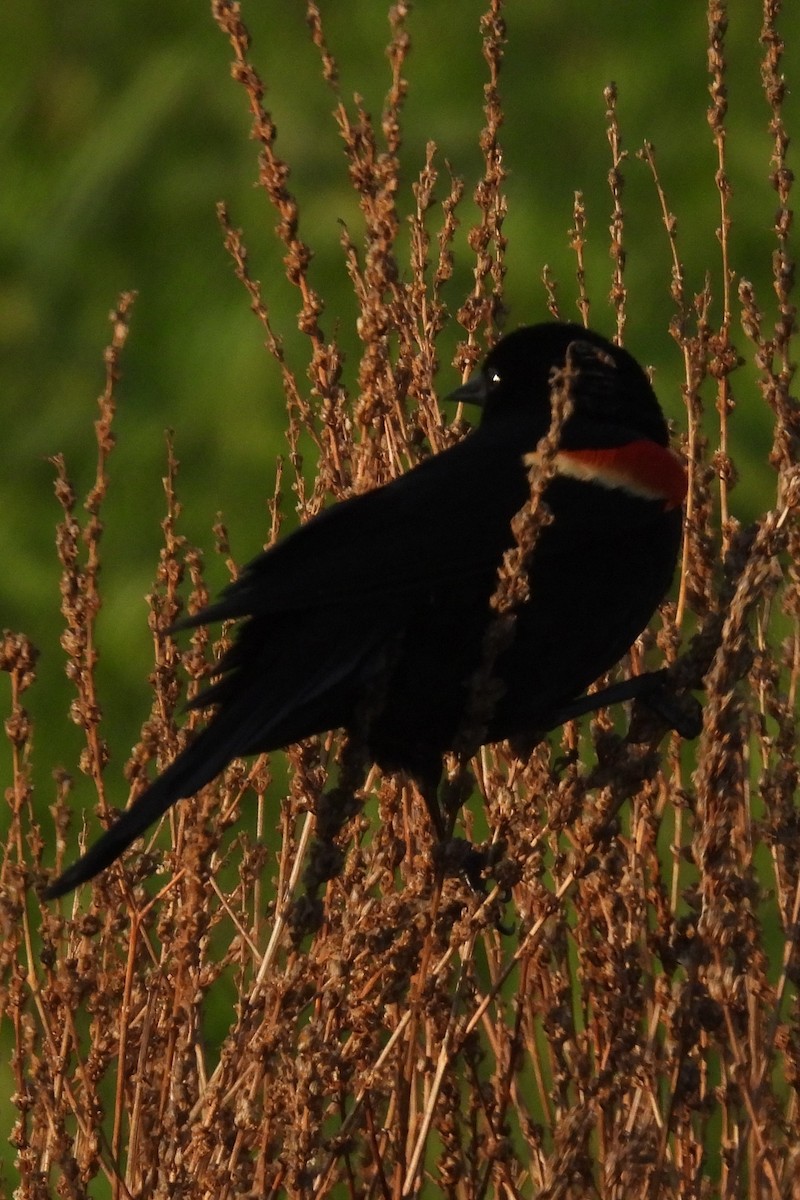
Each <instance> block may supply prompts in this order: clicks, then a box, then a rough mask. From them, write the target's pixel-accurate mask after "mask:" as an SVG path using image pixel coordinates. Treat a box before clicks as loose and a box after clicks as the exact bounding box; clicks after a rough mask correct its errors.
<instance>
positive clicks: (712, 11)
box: [708, 0, 739, 550]
mask: <svg viewBox="0 0 800 1200" xmlns="http://www.w3.org/2000/svg"><path fill="white" fill-rule="evenodd" d="M727 28H728V16H727V6H726V4H725V3H723V2H722V0H709V5H708V34H709V45H708V69H709V73H710V75H711V83H710V84H709V92H710V93H711V106H710V108H709V110H708V123H709V125H710V126H711V131H712V133H713V136H714V145H715V147H716V151H717V171H716V175H715V177H714V179H715V182H716V185H717V192H718V194H719V207H720V223H719V228H718V229H717V238H718V240H719V244H720V252H721V258H722V262H721V274H722V323H721V326H720V329H719V333H718V334H717V335H716V336H715V337H714V339H713V340H712V350H713V355H714V357H713V359H712V362H711V364H710V370H711V374H712V375H713V377H714V378H715V379H716V380H717V388H718V391H717V412H718V413H719V449H718V450H717V453H716V455H715V456H714V464H715V468H716V471H717V474H718V476H719V503H720V518H721V524H722V538H723V550H724V549H726V548H727V542H728V537H729V529H730V504H729V499H728V489H729V485H730V484H731V482H733V481H734V478H735V477H734V475H733V464H732V462H731V458H730V454H729V447H728V441H729V439H728V416H729V413H730V412H731V410H732V409H733V405H734V399H733V394H732V390H731V384H730V374H731V372H732V371H734V370H735V369H736V368H737V367H738V365H739V356H738V354H737V353H736V351H735V349H734V348H733V346H732V345H731V286H732V283H733V278H734V276H733V272H732V270H731V265H730V232H731V216H730V199H731V185H730V180H729V178H728V171H727V164H726V159H725V147H726V132H727V131H726V128H725V118H726V115H727V111H728V95H727V90H726V87H725V70H726V63H725V35H726V33H727Z"/></svg>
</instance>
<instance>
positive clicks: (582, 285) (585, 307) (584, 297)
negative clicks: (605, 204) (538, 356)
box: [569, 192, 591, 329]
mask: <svg viewBox="0 0 800 1200" xmlns="http://www.w3.org/2000/svg"><path fill="white" fill-rule="evenodd" d="M569 239H570V240H569V244H570V247H571V248H572V250H574V252H575V280H576V282H577V285H578V300H577V304H578V312H579V313H580V315H581V320H582V321H583V324H584V325H585V326H586V328H587V329H588V327H589V317H590V315H591V314H590V309H591V305H590V302H589V296H588V293H587V291H586V263H585V260H584V256H583V251H584V248H585V246H586V207H585V205H584V202H583V193H582V192H576V193H575V199H574V203H573V205H572V228H571V229H570V231H569Z"/></svg>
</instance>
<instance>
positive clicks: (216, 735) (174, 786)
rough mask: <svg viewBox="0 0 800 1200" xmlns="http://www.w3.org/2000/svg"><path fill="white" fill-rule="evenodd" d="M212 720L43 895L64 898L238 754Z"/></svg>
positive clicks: (216, 723) (111, 861)
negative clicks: (176, 802)
mask: <svg viewBox="0 0 800 1200" xmlns="http://www.w3.org/2000/svg"><path fill="white" fill-rule="evenodd" d="M220 724H221V722H220V720H219V718H217V719H214V720H212V721H211V722H210V724H209V725H208V726H207V727H206V728H205V729H203V730H202V731H201V732H200V733H199V734H198V735H197V737H195V738H194V740H193V741H192V742H191V743H190V744H189V745H188V746H187V747H186V749H185V750H183V751H182V752H181V753H180V754H179V755H178V757H177V758H176V759H175V761H174V762H173V763H171V764H170V766H168V767H167V769H166V770H165V771H164V772H162V774H161V775H159V776H158V778H157V779H155V780H154V781H153V783H151V784H150V787H149V788H147V789H146V791H144V792H142V794H141V796H139V798H138V799H137V800H136V801H134V803H133V804H132V805H131V807H130V808H128V809H126V811H125V812H124V813H123V814H122V816H121V817H120V819H119V820H118V821H117V822H116V824H115V825H112V826H111V828H110V829H107V830H106V832H105V833H104V834H103V835H102V836H101V837H100V838H99V839H98V840H97V841H96V842H95V844H94V845H93V846H91V847H90V848H89V849H88V850H87V851H86V853H85V854H84V855H83V856H82V857H81V858H79V859H78V861H77V862H76V863H73V865H72V866H71V867H68V868H67V870H66V871H64V872H63V874H61V875H59V877H58V879H56V880H54V882H53V883H51V884H50V885H49V887H48V888H47V890H46V891H45V897H46V899H48V900H54V899H56V898H57V897H58V896H64V895H66V893H67V892H71V891H72V890H73V888H76V887H78V885H79V884H81V883H86V882H87V880H89V879H93V878H94V876H95V875H98V874H99V873H100V871H102V870H104V869H105V868H106V867H108V866H110V865H111V863H113V862H114V861H115V860H116V859H117V858H119V856H120V854H122V853H123V851H125V850H127V848H128V846H130V844H131V842H133V841H135V839H136V838H137V837H139V835H140V834H142V833H144V831H145V830H146V829H147V828H148V826H150V825H152V824H153V823H154V822H155V821H157V820H158V818H159V817H160V816H162V815H163V814H164V813H165V812H166V811H167V809H168V808H170V806H171V805H173V804H174V803H175V801H176V800H180V799H181V798H182V797H185V796H193V795H194V794H195V792H197V791H199V789H200V788H201V787H202V786H203V785H204V784H206V783H208V782H209V780H211V779H213V778H214V776H215V775H217V774H218V773H219V772H220V771H221V770H222V768H223V767H224V766H225V765H226V764H227V763H228V762H230V760H231V758H233V757H235V755H236V754H237V750H236V748H233V749H232V748H231V742H230V740H229V738H228V737H226V731H225V730H224V729H222V728H220Z"/></svg>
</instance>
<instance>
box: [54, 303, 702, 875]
mask: <svg viewBox="0 0 800 1200" xmlns="http://www.w3.org/2000/svg"><path fill="white" fill-rule="evenodd" d="M568 350H569V357H570V362H571V363H572V364H573V367H574V366H575V365H577V377H576V378H574V379H573V382H572V385H571V395H572V403H573V411H572V413H571V415H570V416H569V417H568V419H567V420H566V422H565V423H564V425H563V427H562V430H561V434H560V442H559V450H558V454H557V457H556V460H555V463H556V469H557V473H556V475H555V477H554V478H553V479H552V480H551V481H550V482H549V483H548V485H547V487H546V491H545V494H544V499H545V502H546V504H547V506H548V508H549V510H550V512H551V513H552V517H553V520H552V523H551V524H550V525H547V526H546V527H544V528H543V529H542V530H541V531H540V534H539V537H538V540H537V541H536V543H535V545H534V549H533V553H532V556H531V560H530V563H529V580H530V596H529V599H528V600H527V601H526V602H525V603H523V604H522V605H521V606H520V607H519V608H518V609H517V611H516V620H515V623H514V627H513V631H512V633H513V636H512V640H511V644H510V645H508V646H506V647H505V648H502V649H501V650H500V652H499V653H498V655H497V657H496V660H495V662H494V664H493V667H492V671H491V675H492V679H493V681H496V682H497V683H498V684H499V689H498V690H499V693H500V694H499V696H498V698H497V700H496V703H495V704H494V705H493V707H490V710H489V711H488V712H487V714H486V718H487V719H486V721H485V724H484V727H483V728H484V736H483V739H482V740H483V741H484V742H495V741H500V740H504V739H507V738H508V739H514V738H520V737H530V736H532V735H535V734H537V733H538V734H539V735H541V733H543V732H545V731H547V730H548V729H552V728H555V727H556V726H557V725H559V724H561V723H562V722H563V721H564V720H566V719H568V718H569V717H570V716H572V715H575V714H577V713H579V712H582V711H587V710H588V709H590V708H592V707H599V705H600V703H601V702H602V700H603V697H595V696H592V697H584V698H583V699H581V697H582V695H583V693H584V691H585V689H586V688H587V687H588V686H589V684H590V683H592V682H593V680H595V679H596V678H597V677H598V676H599V675H601V674H602V673H603V672H604V671H606V670H608V669H609V668H610V667H612V666H613V665H614V664H615V663H616V662H617V661H618V660H619V659H620V658H621V657H622V655H623V654H624V653H625V651H626V650H627V649H628V647H629V646H630V645H631V643H632V642H633V640H634V639H635V638H636V637H637V636H638V634H639V633H640V632H641V631H642V629H643V628H644V627H645V625H646V624H647V622H648V621H649V619H650V617H651V615H652V613H653V611H654V610H655V608H656V607H657V605H658V604H659V602H660V601H661V599H662V598H663V596H664V594H665V593H666V591H667V589H668V588H669V586H670V582H671V580H672V576H673V572H674V570H675V564H676V560H677V555H678V550H679V546H680V540H681V526H682V504H683V499H684V495H685V491H686V476H685V472H684V469H683V467H682V465H681V463H680V461H679V459H678V458H677V456H676V455H675V454H674V453H673V451H672V450H670V449H669V444H668V432H667V425H666V422H665V420H664V417H663V415H662V412H661V408H660V406H659V403H658V400H657V399H656V396H655V393H654V392H653V389H652V387H651V385H650V382H649V380H648V379H647V376H646V375H645V374H644V372H643V371H642V369H641V367H640V366H639V365H638V363H637V362H636V360H635V359H634V358H633V357H632V356H631V355H630V354H629V353H628V352H627V351H626V350H623V349H621V348H620V347H619V346H615V345H613V344H612V343H611V342H609V341H607V340H606V339H605V338H603V337H601V336H600V335H599V334H596V333H592V332H591V331H590V330H587V329H584V328H582V327H581V326H578V325H572V324H556V323H548V324H542V325H534V326H529V327H525V328H521V329H518V330H516V331H515V332H513V333H511V334H509V335H508V336H506V337H504V338H502V339H501V341H499V342H498V344H497V345H496V346H495V347H494V349H493V350H492V351H491V353H490V354H489V355H488V357H487V359H486V361H485V363H484V365H483V368H482V369H481V370H480V371H479V372H478V373H477V374H476V375H474V376H473V377H472V378H471V379H470V380H469V381H468V382H467V383H466V384H464V385H463V386H462V387H460V388H458V389H457V390H456V391H455V392H454V393H453V395H452V397H450V398H451V399H453V400H457V401H464V402H468V403H474V404H477V405H480V406H481V407H482V409H483V415H482V420H481V424H480V426H479V428H478V429H476V430H474V431H473V432H471V433H469V434H468V436H466V437H465V438H464V440H463V441H461V442H459V443H458V444H457V445H456V446H454V447H452V448H451V449H449V450H446V451H444V452H442V453H441V454H437V455H434V456H432V457H431V458H429V459H427V460H426V461H425V462H423V463H421V464H420V465H419V466H417V467H415V468H414V469H413V470H411V471H409V472H408V473H407V474H406V475H404V476H402V478H399V479H397V480H394V481H393V482H392V483H389V484H387V485H386V486H384V487H380V488H376V489H375V490H374V491H372V492H368V493H366V494H364V495H360V496H356V497H353V498H352V499H349V500H345V501H343V502H342V503H340V504H336V505H334V506H332V507H331V508H330V509H328V510H326V511H325V512H323V513H322V514H320V515H319V516H317V517H315V518H314V519H313V520H311V521H309V522H308V524H307V525H305V526H303V527H302V528H300V529H298V530H297V531H296V532H294V533H292V534H290V535H289V536H288V537H286V538H285V539H284V540H283V541H281V542H279V543H278V544H277V545H275V546H273V547H271V548H270V549H269V550H267V551H265V552H264V553H263V554H260V555H259V556H258V557H257V558H255V559H254V560H253V561H252V562H251V563H250V564H249V565H248V566H247V567H246V568H245V569H244V570H243V572H242V574H241V576H240V577H239V578H238V579H237V580H236V581H235V582H234V583H233V584H232V585H231V586H230V587H228V588H227V589H226V591H225V592H224V593H223V594H222V597H221V599H220V600H219V601H218V602H217V603H215V604H212V605H210V606H209V607H208V608H205V609H203V610H202V611H201V612H198V613H196V614H195V615H194V616H192V617H190V618H188V619H187V620H185V621H183V622H181V627H187V626H195V625H201V624H205V623H206V622H208V621H221V620H228V619H231V618H236V619H241V624H240V625H239V628H238V633H237V636H236V639H235V642H234V644H233V645H232V647H231V649H230V650H228V652H227V653H226V655H225V656H224V657H223V659H222V660H221V661H220V662H219V664H217V666H216V668H215V675H216V682H214V683H213V684H212V685H211V686H210V687H208V688H207V689H206V690H205V691H204V692H203V693H202V694H201V695H199V696H198V697H197V698H196V699H194V700H192V701H191V702H190V705H189V707H190V708H201V707H205V706H207V705H213V706H215V712H214V715H213V716H212V717H211V719H210V721H209V723H208V725H207V726H206V727H205V728H204V729H203V730H202V731H201V732H200V733H199V734H198V735H197V736H196V737H195V738H194V740H193V741H192V742H191V743H190V745H189V746H188V747H187V748H186V749H185V750H183V751H182V752H181V753H180V754H179V755H178V757H177V758H176V759H175V761H174V762H173V763H172V764H171V765H170V766H169V767H168V768H167V769H166V770H165V771H164V772H163V773H162V774H161V775H160V776H159V777H158V778H157V779H156V780H155V781H154V782H153V783H152V784H151V785H150V787H149V788H147V790H146V791H145V792H144V793H143V794H142V795H141V796H139V798H138V799H137V800H136V801H135V803H134V804H133V805H132V806H131V808H129V809H128V810H127V811H126V812H125V813H124V814H123V815H122V817H121V818H120V819H119V820H118V821H117V823H116V824H115V825H113V826H112V827H111V828H110V829H109V830H107V832H105V833H104V834H103V835H102V837H101V838H100V839H99V841H98V842H97V843H96V844H95V845H94V846H93V847H92V848H91V849H90V850H89V851H88V852H87V853H86V854H85V855H84V856H83V857H82V858H81V859H80V860H79V861H78V862H77V863H75V864H74V866H72V867H70V868H68V870H66V871H65V872H64V873H63V875H61V876H60V877H59V878H58V879H57V880H56V881H55V882H54V883H52V884H51V885H50V887H49V888H48V889H47V892H46V895H47V896H48V897H56V896H61V895H63V894H64V893H66V892H68V891H70V890H71V889H72V888H74V887H76V886H77V885H78V884H79V883H83V882H85V881H86V880H88V879H91V878H92V877H93V876H94V875H96V874H97V873H98V872H99V871H101V870H103V868H105V867H107V866H108V865H109V864H110V863H112V862H114V860H115V859H116V858H117V857H118V856H119V855H120V854H121V853H122V852H123V851H124V850H125V849H126V848H127V847H128V846H129V845H130V843H131V842H132V841H133V840H134V839H135V838H136V837H138V836H139V835H140V834H141V833H143V832H144V830H145V829H146V828H147V827H148V826H149V825H151V824H152V823H153V822H154V821H155V820H156V819H157V818H158V817H160V816H161V815H162V813H164V812H165V811H166V810H167V809H168V808H169V807H170V805H172V804H174V803H175V801H176V800H178V799H180V798H181V797H187V796H192V795H194V793H195V792H197V791H198V789H199V788H201V787H203V785H204V784H206V783H208V782H209V781H210V780H211V779H213V778H214V776H215V775H217V774H218V773H219V772H220V771H221V770H222V769H223V768H224V767H225V766H226V765H227V763H229V762H230V760H231V759H232V758H235V757H239V756H243V755H249V754H255V753H259V752H262V751H269V750H274V749H277V748H279V747H282V746H286V745H288V744H291V743H293V742H297V741H300V740H301V739H303V738H306V737H309V736H311V735H312V734H315V733H320V732H322V731H326V730H329V729H334V728H338V727H344V728H345V729H347V730H348V732H349V733H350V734H351V735H353V736H355V737H356V738H357V739H358V740H359V741H360V743H361V744H362V745H363V746H364V747H365V749H366V750H367V751H368V753H369V755H370V756H371V758H372V759H373V760H375V761H376V762H377V763H378V764H379V765H380V766H381V767H383V768H384V769H387V770H392V771H394V770H406V771H408V772H409V773H410V774H411V775H413V776H415V777H416V778H417V779H419V780H422V781H427V783H429V784H430V783H431V781H433V782H435V781H436V780H438V778H439V776H440V774H441V769H442V755H443V753H445V752H446V751H447V750H449V749H452V748H453V746H454V743H456V742H457V739H458V737H459V731H460V729H461V727H462V726H463V724H464V722H465V721H466V720H467V719H468V717H469V712H470V704H471V703H472V702H473V697H472V694H471V681H472V680H474V678H475V674H476V672H477V671H479V669H480V667H481V664H482V661H483V657H482V656H483V655H484V646H485V641H486V633H487V630H488V629H489V628H490V625H491V622H492V620H493V612H492V610H491V608H490V604H489V601H490V598H491V597H492V595H493V593H494V592H495V589H496V586H497V578H498V567H499V566H500V563H501V560H502V557H503V553H504V551H506V550H507V549H510V548H512V547H513V546H514V545H515V537H514V534H513V533H512V529H511V522H512V518H513V517H514V516H515V514H516V513H517V512H519V511H520V510H521V509H523V507H524V506H525V504H526V501H527V500H528V499H529V497H530V481H529V477H528V469H529V466H530V464H531V463H533V462H534V461H535V458H534V455H535V451H536V448H537V444H538V443H539V440H540V439H541V438H542V437H543V436H544V435H545V434H546V433H547V431H548V429H549V427H550V421H551V401H550V394H551V387H550V381H551V377H552V375H553V372H554V371H556V370H558V369H560V368H562V367H564V365H565V362H566V360H567V353H568ZM616 690H617V692H618V693H619V696H622V697H623V698H624V696H625V695H631V694H633V693H634V688H633V687H632V688H631V689H630V690H629V691H628V692H626V691H625V689H624V688H623V689H622V690H620V689H619V688H618V689H616ZM614 691H615V689H613V688H612V689H611V690H610V692H611V694H610V695H609V697H608V698H612V699H613V698H619V697H618V696H614V695H613V693H614Z"/></svg>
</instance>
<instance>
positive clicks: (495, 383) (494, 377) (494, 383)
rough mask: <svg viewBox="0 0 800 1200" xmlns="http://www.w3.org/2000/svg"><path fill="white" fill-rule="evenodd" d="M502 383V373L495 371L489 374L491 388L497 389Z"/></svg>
mask: <svg viewBox="0 0 800 1200" xmlns="http://www.w3.org/2000/svg"><path fill="white" fill-rule="evenodd" d="M501 383H502V376H501V375H500V372H499V371H497V370H495V369H493V370H491V371H490V372H489V387H492V388H496V387H499V386H500V384H501Z"/></svg>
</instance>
